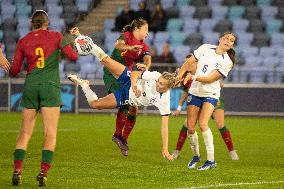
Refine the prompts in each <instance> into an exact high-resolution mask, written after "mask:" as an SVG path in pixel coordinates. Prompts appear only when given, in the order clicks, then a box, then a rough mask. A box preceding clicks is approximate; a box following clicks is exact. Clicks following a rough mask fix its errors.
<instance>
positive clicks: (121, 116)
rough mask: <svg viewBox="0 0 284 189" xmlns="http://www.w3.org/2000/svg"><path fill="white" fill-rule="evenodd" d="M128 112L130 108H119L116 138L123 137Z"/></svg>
mask: <svg viewBox="0 0 284 189" xmlns="http://www.w3.org/2000/svg"><path fill="white" fill-rule="evenodd" d="M127 112H128V107H126V106H122V107H121V108H119V110H118V112H117V114H116V126H115V133H114V135H115V136H120V137H121V136H122V130H123V128H124V126H125V122H126V120H127Z"/></svg>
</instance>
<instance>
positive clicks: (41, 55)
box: [35, 47, 45, 68]
mask: <svg viewBox="0 0 284 189" xmlns="http://www.w3.org/2000/svg"><path fill="white" fill-rule="evenodd" d="M35 55H36V56H38V58H37V61H36V67H37V68H44V65H45V64H44V53H43V49H42V48H41V47H38V48H36V49H35Z"/></svg>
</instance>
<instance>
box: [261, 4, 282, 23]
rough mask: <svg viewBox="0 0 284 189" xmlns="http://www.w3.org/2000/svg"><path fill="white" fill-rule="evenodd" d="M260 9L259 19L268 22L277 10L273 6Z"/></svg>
mask: <svg viewBox="0 0 284 189" xmlns="http://www.w3.org/2000/svg"><path fill="white" fill-rule="evenodd" d="M260 8H261V19H262V20H264V21H268V20H271V19H274V18H275V17H276V14H277V13H278V8H277V7H275V6H263V7H260Z"/></svg>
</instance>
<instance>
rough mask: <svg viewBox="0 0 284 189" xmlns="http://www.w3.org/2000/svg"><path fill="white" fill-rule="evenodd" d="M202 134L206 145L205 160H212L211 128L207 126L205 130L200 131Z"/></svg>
mask: <svg viewBox="0 0 284 189" xmlns="http://www.w3.org/2000/svg"><path fill="white" fill-rule="evenodd" d="M202 136H203V140H204V143H205V146H206V151H207V160H209V161H214V143H213V135H212V132H211V129H210V128H208V129H207V130H206V131H204V132H202Z"/></svg>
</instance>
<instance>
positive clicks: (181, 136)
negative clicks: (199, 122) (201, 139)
mask: <svg viewBox="0 0 284 189" xmlns="http://www.w3.org/2000/svg"><path fill="white" fill-rule="evenodd" d="M186 137H187V127H186V126H184V125H183V126H182V128H181V130H180V132H179V137H178V141H177V145H176V150H178V151H181V149H182V147H183V144H184V143H185V140H186Z"/></svg>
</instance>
